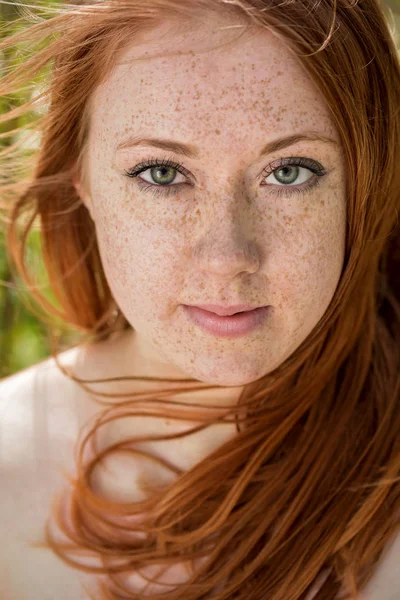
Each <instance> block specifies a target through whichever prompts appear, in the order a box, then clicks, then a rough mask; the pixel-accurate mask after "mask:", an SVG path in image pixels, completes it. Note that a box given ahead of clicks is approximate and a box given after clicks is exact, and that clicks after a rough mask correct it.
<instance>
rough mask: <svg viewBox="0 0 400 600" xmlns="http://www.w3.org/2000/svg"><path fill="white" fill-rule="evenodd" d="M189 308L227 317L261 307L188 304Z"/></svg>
mask: <svg viewBox="0 0 400 600" xmlns="http://www.w3.org/2000/svg"><path fill="white" fill-rule="evenodd" d="M187 306H194V307H195V308H201V309H203V310H208V311H209V312H213V313H215V314H216V315H219V316H220V317H226V316H229V315H233V314H235V313H237V312H244V311H246V310H254V309H255V308H260V306H253V305H251V304H234V305H233V306H221V305H218V304H188V305H187Z"/></svg>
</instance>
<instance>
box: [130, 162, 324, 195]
mask: <svg viewBox="0 0 400 600" xmlns="http://www.w3.org/2000/svg"><path fill="white" fill-rule="evenodd" d="M288 166H290V167H306V168H307V169H309V170H310V171H312V173H313V174H314V177H311V178H310V179H309V180H308V181H307V183H306V184H305V185H303V187H300V188H299V187H294V186H292V185H285V184H281V185H278V186H276V187H277V188H278V189H277V190H276V192H275V193H276V195H277V196H281V195H285V196H292V195H293V194H305V193H306V192H308V191H310V190H311V189H312V188H316V187H317V186H318V185H319V184H320V183H321V178H322V177H324V176H325V175H326V173H327V171H326V170H325V169H324V167H323V166H322V165H321V164H320V163H318V162H316V161H314V160H312V159H310V158H304V157H298V156H291V157H287V158H281V159H279V161H275V162H274V163H272V164H271V165H268V167H266V168H265V169H264V171H263V172H262V176H263V178H264V177H269V175H271V174H272V173H274V172H275V171H279V170H280V169H282V168H283V167H288ZM152 167H169V168H172V169H175V170H176V171H178V172H179V173H181V175H184V176H185V177H189V171H188V170H187V169H185V167H184V166H183V165H182V164H181V163H176V162H174V161H172V160H169V159H168V158H164V159H161V160H160V159H157V158H151V159H149V160H146V161H143V162H141V163H139V164H137V165H136V166H135V167H133V168H132V169H130V170H129V171H124V175H125V176H126V177H129V178H134V177H137V176H138V175H140V173H143V172H144V171H147V169H149V168H152ZM183 185H188V184H187V183H175V184H170V185H161V184H158V185H157V184H152V183H149V182H148V181H146V182H144V181H141V180H140V179H138V186H139V188H140V189H141V190H142V191H143V192H145V193H147V192H148V191H150V193H152V194H153V195H154V196H169V195H171V194H177V193H178V192H179V188H181V187H182V186H183ZM267 187H269V186H267ZM279 188H281V189H279Z"/></svg>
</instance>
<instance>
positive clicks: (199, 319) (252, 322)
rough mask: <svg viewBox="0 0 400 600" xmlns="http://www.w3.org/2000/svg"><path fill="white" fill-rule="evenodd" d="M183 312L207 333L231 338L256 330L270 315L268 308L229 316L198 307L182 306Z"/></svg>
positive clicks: (264, 307) (259, 308)
mask: <svg viewBox="0 0 400 600" xmlns="http://www.w3.org/2000/svg"><path fill="white" fill-rule="evenodd" d="M184 308H185V312H186V314H187V315H188V317H189V318H190V319H191V321H192V322H193V323H195V324H196V325H197V326H198V327H200V329H202V330H203V331H205V332H207V333H211V334H213V335H215V336H218V337H224V338H228V337H229V338H233V337H239V336H243V335H245V334H248V333H250V332H252V331H254V330H255V329H258V328H259V327H260V326H261V325H262V324H263V323H264V322H265V320H266V318H267V317H268V315H269V314H270V309H271V307H270V306H261V307H258V308H254V309H251V310H242V311H238V312H236V313H231V314H230V315H218V314H216V313H215V312H213V311H209V310H205V309H203V308H199V307H198V306H188V305H184Z"/></svg>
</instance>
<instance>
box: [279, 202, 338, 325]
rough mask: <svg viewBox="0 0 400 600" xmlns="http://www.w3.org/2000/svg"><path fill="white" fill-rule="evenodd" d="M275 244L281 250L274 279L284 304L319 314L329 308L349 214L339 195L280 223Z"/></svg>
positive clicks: (308, 207)
mask: <svg viewBox="0 0 400 600" xmlns="http://www.w3.org/2000/svg"><path fill="white" fill-rule="evenodd" d="M276 232H277V237H276V241H277V243H278V245H279V244H280V248H279V250H278V251H277V253H276V255H275V258H276V260H275V261H274V262H273V266H272V272H271V278H272V280H273V281H276V282H279V291H280V295H281V301H282V304H283V305H284V306H288V305H292V307H293V309H295V310H296V312H298V311H301V310H302V309H303V310H304V312H306V313H309V312H312V313H314V314H315V312H316V311H317V312H319V313H320V314H321V316H322V314H323V312H325V310H326V308H327V306H328V305H329V303H330V301H331V299H332V297H333V294H334V292H335V290H336V287H337V284H338V282H339V279H340V275H341V272H342V267H343V260H344V253H345V240H346V214H345V206H344V202H343V200H342V199H341V198H340V197H339V196H336V195H333V196H331V197H330V198H329V197H328V200H327V201H326V202H325V201H324V200H321V199H320V200H319V202H318V203H316V204H314V205H313V206H311V205H308V206H305V207H304V209H303V210H302V213H301V214H300V213H299V214H297V215H291V216H288V214H285V215H284V216H282V218H281V219H280V220H279V224H278V226H277V229H276Z"/></svg>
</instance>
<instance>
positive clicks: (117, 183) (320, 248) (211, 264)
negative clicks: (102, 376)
mask: <svg viewBox="0 0 400 600" xmlns="http://www.w3.org/2000/svg"><path fill="white" fill-rule="evenodd" d="M235 23H236V24H237V23H238V22H237V21H235ZM235 23H234V24H235ZM228 24H229V21H227V19H226V17H225V18H223V19H222V20H220V19H219V18H217V17H214V16H213V17H212V19H211V18H210V19H209V20H208V21H205V22H204V23H202V24H201V25H199V24H196V27H195V28H192V29H191V30H189V29H188V30H182V29H181V31H180V33H179V31H178V29H177V28H174V27H173V24H172V23H166V22H165V23H163V25H162V26H159V27H158V28H157V29H155V30H154V31H153V32H151V33H150V34H149V33H147V34H146V35H145V36H144V35H143V36H142V37H141V38H138V39H135V42H134V43H133V44H130V45H128V46H127V47H126V48H125V49H124V51H123V52H122V54H121V55H120V57H119V60H118V64H117V65H116V67H115V69H114V70H113V72H112V73H111V74H110V75H109V77H108V78H107V79H106V80H105V81H104V82H103V83H102V85H101V86H100V87H98V88H97V89H96V91H95V93H94V95H93V97H92V103H91V117H90V134H89V140H88V153H87V159H86V167H85V177H86V179H87V185H86V186H84V185H83V183H82V182H81V181H80V180H76V181H75V184H76V188H77V190H78V192H79V193H80V195H81V198H82V200H83V202H84V203H85V205H86V206H87V208H88V210H89V211H90V214H91V217H92V219H93V221H94V223H95V227H96V233H97V239H98V244H99V249H100V254H101V257H102V261H103V266H104V270H105V274H106V277H107V280H108V282H109V285H110V288H111V290H112V293H113V295H114V298H115V300H116V302H117V304H118V305H119V307H120V309H121V311H122V312H123V313H124V315H125V317H126V318H127V320H128V321H129V322H130V323H131V325H132V327H133V331H131V332H128V333H127V334H124V336H122V337H121V339H119V340H118V342H113V344H114V346H112V360H111V361H110V357H111V351H110V346H108V347H107V346H106V350H105V351H104V353H103V355H102V358H101V357H100V363H98V364H101V365H102V367H103V368H104V370H107V372H108V373H111V371H110V369H111V368H113V369H114V371H113V374H120V375H121V374H135V375H136V374H141V375H149V376H166V377H172V378H173V377H186V378H193V379H195V380H197V381H201V382H206V383H209V384H214V385H217V386H221V390H219V391H220V392H221V394H220V395H219V396H218V398H219V401H223V402H225V403H227V404H229V403H231V402H233V401H235V400H236V398H238V396H239V392H240V391H241V389H242V386H244V385H245V384H247V383H250V382H253V381H255V380H257V379H259V378H261V377H263V376H264V375H266V374H267V373H270V372H271V371H273V370H274V369H275V368H277V367H278V366H279V365H280V364H281V363H282V362H283V361H284V360H285V359H287V358H288V357H289V356H290V355H291V354H292V353H293V352H294V351H295V350H296V348H298V347H299V345H300V344H301V343H302V342H303V341H304V340H305V338H306V337H307V336H308V335H309V334H310V332H311V331H312V330H313V328H314V327H315V326H316V324H317V323H318V321H319V320H320V319H321V317H322V316H323V314H324V313H325V311H326V309H327V308H328V306H329V303H330V301H331V299H332V297H333V295H334V292H335V289H336V287H337V284H338V281H339V278H340V274H341V270H342V265H343V259H344V251H345V232H346V207H345V169H344V165H343V163H342V154H341V146H340V139H339V135H338V132H337V131H336V129H335V127H334V124H333V122H332V119H331V117H330V113H329V110H328V107H327V106H326V105H325V102H324V98H323V96H322V95H321V93H320V92H319V90H318V89H317V88H316V86H315V84H314V83H313V82H312V80H311V79H310V78H309V76H308V75H307V73H306V72H305V71H304V69H303V67H302V65H301V64H300V62H299V61H298V59H296V57H294V56H293V55H292V54H291V52H290V51H289V50H288V49H287V48H286V46H285V45H284V43H283V42H282V41H281V40H279V39H278V38H277V37H276V36H274V35H273V34H272V33H271V32H269V31H267V30H260V29H254V28H252V29H249V30H248V31H247V32H246V33H245V34H244V35H242V37H240V38H239V36H238V29H223V30H219V28H220V27H226V26H227V25H228ZM221 44H225V46H222V47H221ZM310 131H314V132H318V133H319V134H321V135H323V136H325V137H327V138H330V139H331V140H333V142H334V143H332V144H327V143H323V142H321V141H302V142H299V143H297V144H295V145H293V146H291V147H288V148H285V149H283V150H280V151H277V152H274V153H272V154H270V155H269V156H264V157H262V158H259V153H260V151H261V149H262V147H263V146H264V145H265V144H266V143H267V142H270V141H272V140H275V139H277V138H280V137H283V136H287V135H290V134H293V133H300V132H301V133H303V132H310ZM132 135H137V136H140V137H162V138H166V139H168V140H178V141H180V142H183V143H187V144H192V145H194V146H196V147H197V148H198V151H199V158H197V159H190V158H187V157H185V156H181V155H178V154H175V153H173V152H171V151H166V150H161V149H157V148H151V147H145V146H136V147H131V148H126V149H123V150H119V151H117V150H116V148H117V146H118V145H119V144H120V143H121V142H124V141H126V140H127V139H128V138H129V137H130V136H132ZM285 157H286V158H287V157H305V158H308V159H312V160H314V161H317V162H318V163H320V164H321V165H322V166H323V167H324V169H325V170H326V172H327V174H326V175H325V176H324V177H321V178H317V177H315V180H318V181H319V185H318V186H317V187H314V188H313V189H311V190H308V191H307V192H306V193H304V194H293V195H292V196H289V194H286V195H285V194H283V195H280V196H279V195H278V190H279V191H281V192H285V191H286V190H288V189H289V186H288V184H286V188H285V189H283V185H284V183H282V177H283V176H284V175H285V173H283V175H282V171H279V166H278V164H277V161H279V159H281V158H285ZM153 158H156V159H157V160H158V159H159V160H160V161H161V160H163V159H164V158H169V159H171V160H173V161H175V162H177V163H182V164H183V166H184V167H185V168H186V169H187V170H188V172H189V176H186V175H183V174H180V173H179V172H178V171H173V172H172V173H171V172H169V173H165V172H164V173H163V174H161V176H164V177H166V176H169V177H170V179H169V181H170V182H171V183H168V184H167V185H170V186H173V185H175V184H178V183H185V182H186V183H187V184H189V185H185V186H181V187H180V188H179V191H177V194H176V195H172V194H171V195H169V196H167V195H166V196H161V195H160V196H157V197H155V196H153V195H152V194H151V192H149V191H148V192H144V191H143V190H141V189H140V188H139V186H138V178H142V180H145V181H146V183H147V184H148V185H149V184H150V183H153V185H155V186H156V185H157V182H159V181H160V179H158V180H157V179H156V177H157V173H155V172H154V171H155V170H154V169H153V173H152V172H151V169H149V168H148V169H147V171H145V172H142V173H141V174H140V175H139V177H138V178H128V177H126V176H125V175H124V171H125V170H129V169H132V168H133V167H134V166H136V165H137V164H138V163H139V162H141V161H143V160H149V159H153ZM273 163H274V164H275V169H277V170H275V173H273V172H272V171H273V169H270V174H268V175H265V174H264V175H262V172H263V170H264V169H266V168H268V166H269V165H271V164H273ZM291 169H292V170H291V171H289V172H288V173H286V176H287V177H288V176H291V177H292V182H291V183H289V185H291V186H292V188H293V187H297V188H301V187H303V188H304V187H305V186H306V185H307V181H308V180H311V179H312V178H313V177H314V176H313V173H312V172H311V171H310V170H309V169H308V168H305V167H300V168H299V169H298V174H297V178H296V174H295V173H294V171H296V167H291ZM152 174H153V178H152ZM174 174H175V179H174V180H173V175H174ZM158 177H159V178H160V174H159V175H158ZM190 184H191V185H190ZM154 189H155V188H154ZM177 189H178V188H177ZM157 190H160V187H159V188H157ZM289 191H290V190H289ZM208 302H214V303H217V304H235V303H238V302H249V303H251V304H253V305H256V306H262V305H271V306H272V311H271V313H270V316H269V317H268V319H266V320H265V322H264V323H263V324H262V325H261V326H260V327H259V328H258V329H256V330H255V331H253V332H251V333H249V334H247V335H245V336H243V337H240V338H236V339H231V338H219V337H215V336H213V335H211V334H208V333H205V332H203V331H202V330H201V329H200V328H198V326H197V325H195V324H194V323H193V322H192V321H190V320H189V319H188V318H187V316H186V315H185V312H184V310H183V307H182V304H201V303H208ZM101 360H103V363H101ZM110 362H111V363H112V364H113V365H114V366H113V367H111V366H110ZM104 370H103V369H102V371H103V373H104ZM190 397H191V396H187V398H188V401H190V400H189V399H190ZM215 398H216V396H215V391H214V393H213V399H214V400H215ZM196 401H198V398H196Z"/></svg>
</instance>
